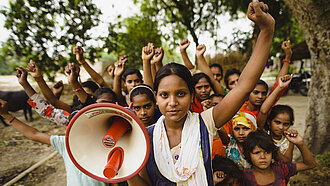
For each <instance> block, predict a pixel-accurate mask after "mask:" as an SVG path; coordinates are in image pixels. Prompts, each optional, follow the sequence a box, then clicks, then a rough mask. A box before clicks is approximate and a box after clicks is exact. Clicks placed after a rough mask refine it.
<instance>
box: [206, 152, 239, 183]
mask: <svg viewBox="0 0 330 186" xmlns="http://www.w3.org/2000/svg"><path fill="white" fill-rule="evenodd" d="M212 169H213V172H216V171H222V172H224V173H225V174H226V177H225V179H224V180H223V181H222V182H220V183H218V184H217V185H216V186H218V185H222V184H221V183H226V182H227V180H229V179H231V178H233V179H236V180H237V181H238V182H239V183H241V182H242V181H243V171H242V170H241V169H240V168H239V166H238V164H236V163H235V162H234V161H233V160H231V159H229V158H225V157H222V156H219V155H215V157H214V158H213V160H212Z"/></svg>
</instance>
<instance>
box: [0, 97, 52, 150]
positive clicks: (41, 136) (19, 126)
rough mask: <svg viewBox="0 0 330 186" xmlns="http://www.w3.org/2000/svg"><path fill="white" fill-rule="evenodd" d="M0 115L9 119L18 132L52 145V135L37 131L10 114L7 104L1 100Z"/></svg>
mask: <svg viewBox="0 0 330 186" xmlns="http://www.w3.org/2000/svg"><path fill="white" fill-rule="evenodd" d="M0 115H1V116H2V117H3V118H5V119H7V120H8V121H11V124H12V125H13V127H14V128H15V129H16V130H18V131H19V132H20V133H22V134H23V135H24V136H25V137H27V138H29V139H31V140H34V141H39V142H41V143H45V144H48V145H50V135H48V134H45V133H42V132H40V131H38V130H37V129H35V128H33V127H31V126H29V125H27V124H25V123H23V122H21V121H20V120H18V119H17V118H15V117H14V116H12V115H11V114H9V113H8V107H7V102H6V101H4V100H1V99H0Z"/></svg>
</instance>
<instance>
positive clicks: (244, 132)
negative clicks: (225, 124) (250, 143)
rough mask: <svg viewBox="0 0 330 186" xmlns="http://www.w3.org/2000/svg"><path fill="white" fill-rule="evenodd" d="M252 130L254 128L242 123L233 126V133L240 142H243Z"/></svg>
mask: <svg viewBox="0 0 330 186" xmlns="http://www.w3.org/2000/svg"><path fill="white" fill-rule="evenodd" d="M250 132H252V129H250V128H249V127H246V126H244V125H240V124H238V125H236V126H235V127H234V128H233V135H234V138H235V140H236V141H237V142H238V143H243V142H244V141H245V140H246V138H247V136H248V135H249V133H250Z"/></svg>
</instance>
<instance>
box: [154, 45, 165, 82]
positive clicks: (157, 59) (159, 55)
mask: <svg viewBox="0 0 330 186" xmlns="http://www.w3.org/2000/svg"><path fill="white" fill-rule="evenodd" d="M163 57H164V50H163V49H162V48H161V47H160V48H156V50H155V55H154V56H153V57H152V60H151V75H152V80H154V79H155V76H156V73H157V72H158V70H159V69H160V68H162V66H163V62H162V61H163Z"/></svg>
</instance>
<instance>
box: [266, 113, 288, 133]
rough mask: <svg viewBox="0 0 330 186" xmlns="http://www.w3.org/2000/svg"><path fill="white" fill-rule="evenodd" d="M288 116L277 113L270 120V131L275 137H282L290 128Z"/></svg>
mask: <svg viewBox="0 0 330 186" xmlns="http://www.w3.org/2000/svg"><path fill="white" fill-rule="evenodd" d="M290 123H291V120H290V115H289V114H288V113H279V114H277V115H276V116H275V118H274V119H272V121H271V124H270V131H271V132H272V134H273V135H275V136H282V135H283V132H284V131H286V130H288V129H289V128H290Z"/></svg>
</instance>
